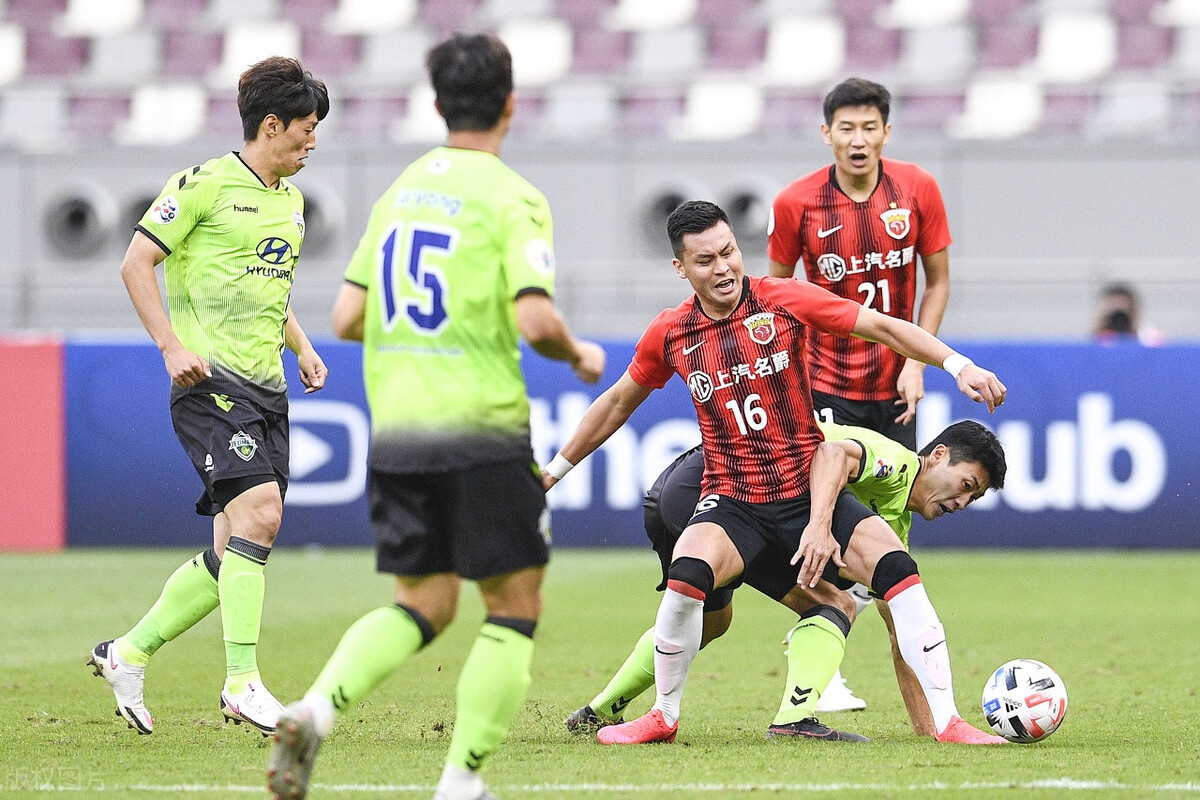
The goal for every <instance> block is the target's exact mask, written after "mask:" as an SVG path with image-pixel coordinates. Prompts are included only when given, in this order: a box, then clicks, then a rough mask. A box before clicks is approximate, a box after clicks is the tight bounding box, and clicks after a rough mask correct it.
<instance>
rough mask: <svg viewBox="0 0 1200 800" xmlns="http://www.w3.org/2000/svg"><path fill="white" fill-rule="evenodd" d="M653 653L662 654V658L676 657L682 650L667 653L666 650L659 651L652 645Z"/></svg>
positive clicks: (656, 646)
mask: <svg viewBox="0 0 1200 800" xmlns="http://www.w3.org/2000/svg"><path fill="white" fill-rule="evenodd" d="M654 652H656V653H662V654H663V655H664V656H677V655H679V654H680V653H682V652H683V651H682V650H676V651H675V652H674V653H668V652H667V651H666V650H659V649H658V645H654Z"/></svg>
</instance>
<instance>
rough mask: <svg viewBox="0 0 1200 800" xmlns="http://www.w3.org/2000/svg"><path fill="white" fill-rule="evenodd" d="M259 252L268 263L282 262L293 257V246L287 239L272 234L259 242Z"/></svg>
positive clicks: (260, 256)
mask: <svg viewBox="0 0 1200 800" xmlns="http://www.w3.org/2000/svg"><path fill="white" fill-rule="evenodd" d="M257 253H258V257H259V258H260V259H262V260H263V261H265V262H267V263H268V264H282V263H283V262H285V261H287V260H288V259H290V258H291V257H292V246H291V245H290V244H288V243H287V240H286V239H280V238H279V237H278V236H271V237H268V238H266V239H263V240H262V241H261V242H259V243H258V250H257Z"/></svg>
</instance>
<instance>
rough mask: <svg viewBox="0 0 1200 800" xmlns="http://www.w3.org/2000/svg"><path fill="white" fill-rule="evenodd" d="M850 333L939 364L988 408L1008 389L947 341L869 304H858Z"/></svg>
mask: <svg viewBox="0 0 1200 800" xmlns="http://www.w3.org/2000/svg"><path fill="white" fill-rule="evenodd" d="M851 333H852V334H853V335H855V336H857V337H858V338H860V339H867V340H869V341H872V342H879V343H880V344H884V345H887V346H888V347H890V348H892V349H893V350H895V351H896V352H897V353H899V354H900V355H902V356H906V357H907V358H914V359H917V360H918V361H922V362H924V363H926V364H931V365H933V366H935V367H941V368H942V369H944V370H946V371H947V372H949V373H950V374H951V375H953V376H954V380H955V382H956V383H957V384H958V388H959V391H961V392H962V393H963V394H965V395H966V396H967V397H969V398H971V399H972V400H974V401H975V402H977V403H984V404H986V405H987V407H988V412H989V413H990V412H993V411H995V410H996V406H998V405H1000V404H1002V403H1003V402H1004V398H1005V395H1006V394H1007V392H1008V390H1007V389H1006V388H1005V386H1004V384H1003V383H1001V382H1000V379H999V378H997V377H996V376H995V375H994V374H993V373H992V372H990V371H988V370H986V369H983V368H982V367H978V366H976V365H975V364H974V363H973V362H972V361H971V360H970V359H969V358H967V357H966V356H963V355H960V354H958V353H956V352H954V350H952V349H951V348H950V345H948V344H946V343H945V342H943V341H942V340H941V339H939V338H937V337H936V336H934V335H933V334H932V333H930V332H929V331H927V330H924V329H922V328H920V327H918V326H916V325H914V324H913V323H911V322H908V321H907V320H902V319H896V318H895V317H889V316H887V315H886V314H880V313H879V312H878V311H874V310H872V309H869V308H861V309H859V312H858V319H857V320H855V323H854V328H853V329H852V330H851Z"/></svg>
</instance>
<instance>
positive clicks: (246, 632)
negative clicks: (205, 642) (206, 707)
mask: <svg viewBox="0 0 1200 800" xmlns="http://www.w3.org/2000/svg"><path fill="white" fill-rule="evenodd" d="M270 553H271V548H269V547H263V546H262V545H259V544H255V543H254V542H251V541H249V540H247V539H242V538H239V537H237V536H234V537H231V538H230V540H229V544H228V545H226V546H225V558H224V559H222V561H221V572H220V575H219V576H218V577H217V588H218V590H219V592H220V596H221V626H222V629H223V631H224V638H225V671H226V674H227V676H228V677H227V678H226V679H225V688H226V689H228V690H229V691H230V692H233V693H235V694H236V693H238V692H244V691H245V690H246V683H247V682H249V681H251V680H254V679H256V678H257V677H258V633H259V629H260V628H261V627H262V607H263V595H264V593H265V592H266V585H267V584H266V579H265V577H264V576H263V568H264V567H265V566H266V563H267V556H268V555H270Z"/></svg>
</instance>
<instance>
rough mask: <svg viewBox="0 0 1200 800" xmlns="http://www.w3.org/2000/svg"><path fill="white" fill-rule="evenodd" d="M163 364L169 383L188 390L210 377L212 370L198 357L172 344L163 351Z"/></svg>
mask: <svg viewBox="0 0 1200 800" xmlns="http://www.w3.org/2000/svg"><path fill="white" fill-rule="evenodd" d="M163 363H164V364H166V367H167V374H168V375H170V376H171V382H172V383H174V384H175V385H176V386H179V387H181V388H183V389H190V388H191V387H193V386H195V385H196V384H198V383H200V381H202V380H204V379H206V378H211V377H212V368H211V367H209V366H208V362H207V361H205V360H204V359H203V358H201V357H200V356H198V355H196V354H195V353H193V352H192V351H191V350H188V349H187V348H186V347H184V346H183V345H182V344H178V343H176V344H174V345H170V346H168V347H167V348H166V349H165V350H163Z"/></svg>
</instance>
